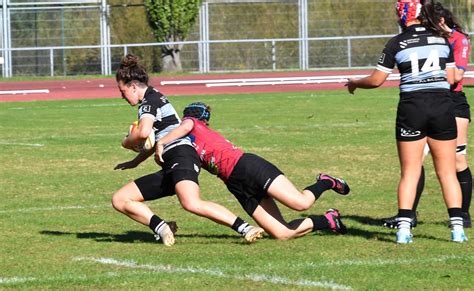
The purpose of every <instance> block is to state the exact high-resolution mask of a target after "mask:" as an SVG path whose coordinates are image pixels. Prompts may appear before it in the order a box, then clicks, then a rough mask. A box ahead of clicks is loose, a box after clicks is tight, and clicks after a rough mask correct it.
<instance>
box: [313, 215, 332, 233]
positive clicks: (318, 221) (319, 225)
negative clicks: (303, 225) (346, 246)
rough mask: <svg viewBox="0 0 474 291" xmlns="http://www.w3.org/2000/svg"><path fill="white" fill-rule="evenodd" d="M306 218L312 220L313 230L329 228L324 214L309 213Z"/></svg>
mask: <svg viewBox="0 0 474 291" xmlns="http://www.w3.org/2000/svg"><path fill="white" fill-rule="evenodd" d="M308 218H310V219H311V220H312V221H313V231H316V230H321V229H328V228H329V221H328V219H327V218H326V216H324V215H309V216H308Z"/></svg>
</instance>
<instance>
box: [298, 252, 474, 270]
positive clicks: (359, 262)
mask: <svg viewBox="0 0 474 291" xmlns="http://www.w3.org/2000/svg"><path fill="white" fill-rule="evenodd" d="M459 259H468V260H474V256H472V255H471V256H456V255H452V256H440V257H433V258H426V259H408V260H400V259H393V260H384V259H375V260H342V261H333V262H328V263H303V264H293V265H291V266H293V267H309V268H311V269H313V268H326V267H333V266H368V267H372V266H373V267H377V266H385V265H400V266H409V265H410V266H411V265H415V264H427V263H444V262H446V261H448V260H459Z"/></svg>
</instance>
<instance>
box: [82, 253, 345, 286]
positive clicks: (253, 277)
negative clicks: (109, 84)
mask: <svg viewBox="0 0 474 291" xmlns="http://www.w3.org/2000/svg"><path fill="white" fill-rule="evenodd" d="M74 260H75V261H86V262H95V263H100V264H104V265H113V266H119V267H126V268H131V269H142V270H149V271H153V272H167V273H193V274H206V275H210V276H216V277H221V278H227V279H233V280H250V281H254V282H266V283H272V284H284V285H293V286H309V287H319V288H328V289H334V290H351V289H352V288H351V287H350V286H346V285H341V284H337V283H333V282H328V281H311V280H306V279H300V280H292V279H289V278H285V277H279V276H270V275H261V274H244V275H231V274H226V273H224V272H223V271H221V270H219V269H203V268H196V267H173V266H171V265H150V264H138V263H136V262H134V261H119V260H116V259H112V258H92V257H77V258H74Z"/></svg>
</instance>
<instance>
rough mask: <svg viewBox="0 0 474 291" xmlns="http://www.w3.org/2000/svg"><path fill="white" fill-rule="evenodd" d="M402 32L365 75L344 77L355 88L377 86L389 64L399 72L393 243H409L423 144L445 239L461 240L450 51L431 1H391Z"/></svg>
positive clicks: (388, 72)
mask: <svg viewBox="0 0 474 291" xmlns="http://www.w3.org/2000/svg"><path fill="white" fill-rule="evenodd" d="M396 11H397V15H398V17H399V24H400V26H401V28H402V33H400V34H398V35H397V36H395V37H393V38H392V39H390V40H389V41H388V43H387V44H386V45H385V48H384V50H383V53H382V55H381V57H380V59H379V61H378V63H377V66H376V68H375V70H374V71H373V72H372V74H371V75H370V76H368V77H365V78H362V79H349V80H348V82H347V84H346V86H347V88H348V91H349V93H351V94H353V93H354V91H355V90H356V88H365V89H370V88H376V87H379V86H380V85H382V84H383V83H384V82H385V80H386V79H387V77H388V76H389V74H390V73H391V72H392V70H393V68H394V67H395V65H397V67H398V70H399V71H400V75H401V76H400V100H399V103H398V109H397V120H396V139H397V149H398V155H399V159H400V168H401V178H400V183H399V186H398V215H397V216H398V218H397V228H398V231H397V236H396V242H397V243H400V244H406V243H411V242H413V239H412V233H411V225H412V221H413V217H414V216H415V215H414V211H413V203H414V201H415V197H416V188H417V184H418V180H419V178H420V175H421V167H422V160H423V148H424V146H425V144H426V143H428V145H429V146H430V149H431V153H432V157H433V162H434V166H435V169H436V175H437V177H438V180H439V182H440V185H441V190H442V192H443V196H444V201H445V203H446V206H447V208H448V214H449V225H450V227H451V240H452V241H454V242H463V241H466V240H467V238H466V236H465V234H464V228H463V219H462V210H461V203H462V196H461V188H460V186H459V183H458V181H457V178H456V137H457V128H456V120H455V117H454V106H453V102H452V97H451V94H450V84H454V68H455V64H454V56H453V52H452V49H451V47H450V45H449V43H448V41H447V39H446V38H445V37H448V36H449V35H448V33H447V32H446V31H445V30H444V29H443V28H442V27H440V25H439V18H438V17H437V16H436V13H435V6H434V3H433V1H419V0H399V1H397V4H396Z"/></svg>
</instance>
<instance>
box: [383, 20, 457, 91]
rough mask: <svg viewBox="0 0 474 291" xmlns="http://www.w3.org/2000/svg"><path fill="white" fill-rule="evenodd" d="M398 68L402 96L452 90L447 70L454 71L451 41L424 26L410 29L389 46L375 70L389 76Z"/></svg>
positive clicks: (412, 26)
mask: <svg viewBox="0 0 474 291" xmlns="http://www.w3.org/2000/svg"><path fill="white" fill-rule="evenodd" d="M395 65H397V68H398V70H399V71H400V92H413V91H419V90H429V91H438V90H449V88H450V86H449V84H448V81H447V79H446V71H445V69H446V68H449V67H452V68H454V67H455V63H454V56H453V51H452V49H451V46H450V45H449V42H448V40H447V39H446V38H443V37H440V36H438V35H436V34H435V33H434V32H433V31H430V30H428V29H426V28H425V27H424V26H422V25H411V26H409V27H407V28H406V30H405V31H404V32H402V33H400V34H398V35H397V36H395V37H393V38H392V39H390V40H389V41H388V42H387V44H386V45H385V48H384V50H383V52H382V55H381V56H380V59H379V61H378V63H377V67H376V69H377V70H380V71H382V72H385V73H388V74H390V73H391V72H392V70H393V68H394V67H395Z"/></svg>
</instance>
